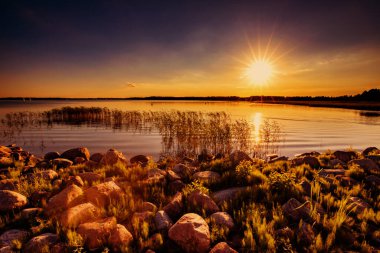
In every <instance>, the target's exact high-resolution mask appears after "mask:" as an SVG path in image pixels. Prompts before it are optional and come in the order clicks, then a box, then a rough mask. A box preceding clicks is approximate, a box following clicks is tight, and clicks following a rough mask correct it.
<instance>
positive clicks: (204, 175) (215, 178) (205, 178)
mask: <svg viewBox="0 0 380 253" xmlns="http://www.w3.org/2000/svg"><path fill="white" fill-rule="evenodd" d="M193 180H198V181H200V182H202V183H205V184H213V183H219V182H220V180H221V177H220V175H219V173H217V172H214V171H201V172H197V173H195V174H194V175H193Z"/></svg>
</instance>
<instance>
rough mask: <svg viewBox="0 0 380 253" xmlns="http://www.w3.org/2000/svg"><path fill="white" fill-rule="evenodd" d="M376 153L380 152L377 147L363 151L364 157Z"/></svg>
mask: <svg viewBox="0 0 380 253" xmlns="http://www.w3.org/2000/svg"><path fill="white" fill-rule="evenodd" d="M375 152H376V153H377V152H379V149H378V148H376V147H368V148H366V149H364V150H363V152H362V155H363V156H367V155H369V154H371V153H375Z"/></svg>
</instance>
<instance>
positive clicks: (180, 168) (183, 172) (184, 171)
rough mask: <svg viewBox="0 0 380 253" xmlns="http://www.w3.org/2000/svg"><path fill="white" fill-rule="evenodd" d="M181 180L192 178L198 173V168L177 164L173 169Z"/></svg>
mask: <svg viewBox="0 0 380 253" xmlns="http://www.w3.org/2000/svg"><path fill="white" fill-rule="evenodd" d="M172 170H173V171H174V172H175V173H176V174H177V175H178V176H180V177H181V179H184V178H190V177H191V176H192V175H193V174H194V173H195V171H196V168H194V167H190V166H187V165H185V164H182V163H179V164H176V165H175V166H174V167H173V169H172Z"/></svg>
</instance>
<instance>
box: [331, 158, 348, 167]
mask: <svg viewBox="0 0 380 253" xmlns="http://www.w3.org/2000/svg"><path fill="white" fill-rule="evenodd" d="M339 165H340V166H344V165H346V164H345V163H344V162H342V161H341V160H339V159H332V160H330V161H329V166H330V167H332V168H334V167H335V166H339Z"/></svg>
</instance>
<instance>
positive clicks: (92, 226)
mask: <svg viewBox="0 0 380 253" xmlns="http://www.w3.org/2000/svg"><path fill="white" fill-rule="evenodd" d="M115 229H117V224H116V218H115V217H111V218H105V219H101V220H97V221H94V222H88V223H83V224H81V225H79V227H78V229H77V232H78V234H79V235H80V236H82V238H83V240H84V241H85V245H86V246H87V247H88V248H89V249H90V250H95V249H98V248H100V247H101V246H103V245H104V244H106V243H107V242H108V239H109V238H110V236H111V232H113V231H114V230H115Z"/></svg>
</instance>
